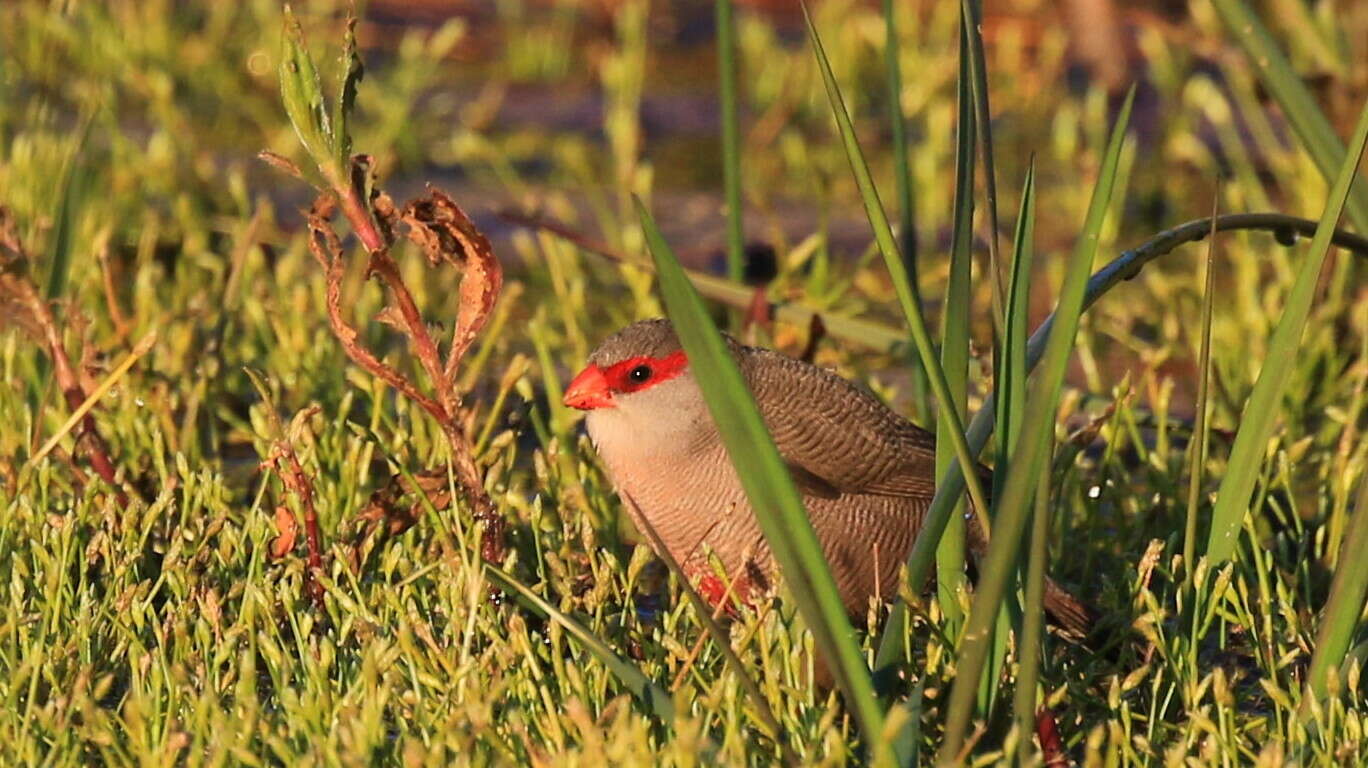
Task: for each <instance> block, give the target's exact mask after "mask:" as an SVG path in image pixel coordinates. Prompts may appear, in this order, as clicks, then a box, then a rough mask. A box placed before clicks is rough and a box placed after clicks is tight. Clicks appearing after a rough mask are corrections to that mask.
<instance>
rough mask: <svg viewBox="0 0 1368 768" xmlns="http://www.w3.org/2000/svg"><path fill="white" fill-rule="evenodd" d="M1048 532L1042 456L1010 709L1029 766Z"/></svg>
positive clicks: (1022, 760) (1022, 761) (1020, 756)
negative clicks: (1014, 683)
mask: <svg viewBox="0 0 1368 768" xmlns="http://www.w3.org/2000/svg"><path fill="white" fill-rule="evenodd" d="M1049 533H1050V456H1049V455H1048V454H1046V456H1045V460H1044V461H1043V462H1041V465H1040V476H1039V477H1038V478H1037V479H1036V493H1035V511H1034V512H1033V513H1032V515H1031V544H1030V555H1029V557H1028V558H1027V560H1026V604H1025V605H1024V606H1022V619H1021V639H1020V646H1019V648H1018V650H1017V664H1018V671H1017V682H1016V693H1015V697H1014V699H1013V709H1014V711H1015V713H1016V714H1015V719H1016V726H1017V739H1018V741H1017V764H1018V765H1030V764H1031V758H1032V751H1033V750H1032V749H1031V732H1032V731H1033V730H1035V716H1036V683H1037V682H1038V681H1039V679H1040V648H1041V637H1042V635H1043V633H1044V631H1045V558H1046V556H1047V555H1046V546H1047V544H1048V543H1049V542H1048V540H1049Z"/></svg>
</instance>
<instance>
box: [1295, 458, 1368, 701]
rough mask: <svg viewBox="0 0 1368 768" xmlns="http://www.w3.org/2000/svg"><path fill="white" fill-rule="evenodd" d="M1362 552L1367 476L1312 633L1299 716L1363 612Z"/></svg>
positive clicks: (1366, 537)
mask: <svg viewBox="0 0 1368 768" xmlns="http://www.w3.org/2000/svg"><path fill="white" fill-rule="evenodd" d="M1364 552H1368V475H1365V477H1364V478H1363V479H1361V480H1360V481H1359V494H1358V503H1357V505H1355V507H1354V516H1353V518H1352V519H1351V521H1350V523H1349V535H1348V536H1347V537H1346V538H1345V541H1344V545H1343V550H1342V554H1341V556H1340V559H1339V566H1338V567H1337V568H1335V577H1334V579H1333V581H1331V583H1330V599H1329V600H1328V601H1326V604H1325V615H1324V617H1322V618H1321V625H1320V630H1319V631H1318V632H1317V633H1316V651H1315V653H1314V654H1313V655H1312V656H1311V668H1310V669H1309V670H1308V671H1307V673H1306V693H1305V695H1304V696H1303V697H1302V716H1303V717H1306V716H1307V715H1308V714H1310V710H1311V703H1312V702H1313V701H1315V702H1320V701H1323V700H1324V699H1325V696H1326V694H1327V690H1326V688H1327V686H1328V683H1329V673H1330V670H1331V669H1334V668H1338V667H1339V666H1340V663H1341V662H1343V661H1344V658H1345V654H1346V653H1347V652H1348V650H1349V646H1350V645H1351V644H1353V641H1354V635H1355V633H1356V631H1357V629H1358V625H1359V617H1361V616H1362V615H1363V607H1364V599H1365V597H1368V568H1365V567H1363V562H1362V560H1361V559H1359V558H1361V557H1362V554H1363V553H1364ZM1355 554H1357V555H1358V556H1357V557H1356V556H1355Z"/></svg>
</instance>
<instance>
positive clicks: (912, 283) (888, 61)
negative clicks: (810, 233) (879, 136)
mask: <svg viewBox="0 0 1368 768" xmlns="http://www.w3.org/2000/svg"><path fill="white" fill-rule="evenodd" d="M883 15H884V68H885V71H886V75H885V82H886V83H887V85H888V96H887V98H888V122H889V128H890V131H891V141H892V143H893V179H894V181H895V182H896V184H897V190H898V225H899V226H898V234H900V235H902V255H903V263H904V264H905V265H906V266H907V284H908V287H910V288H911V289H912V298H913V300H915V301H916V304H917V306H919V307H920V306H921V284H920V282H919V281H918V279H917V208H916V202H917V200H916V195H915V190H914V188H913V186H912V159H911V157H910V156H909V155H908V151H907V124H906V123H905V122H904V119H905V118H904V117H903V111H902V91H903V88H902V62H901V59H900V58H899V54H900V47H901V46H900V43H899V41H898V20H897V13H896V9H895V8H894V5H893V0H883Z"/></svg>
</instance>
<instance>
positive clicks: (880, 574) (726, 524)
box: [565, 319, 1090, 634]
mask: <svg viewBox="0 0 1368 768" xmlns="http://www.w3.org/2000/svg"><path fill="white" fill-rule="evenodd" d="M727 343H728V346H729V347H730V349H731V352H732V355H733V356H734V358H735V360H736V363H737V365H738V367H739V368H740V369H741V374H742V376H744V378H745V380H746V383H747V385H748V386H749V387H750V390H751V393H752V395H754V397H755V402H756V404H757V405H758V406H759V408H760V413H761V416H762V417H763V418H764V421H765V425H766V426H767V427H768V428H769V431H770V433H771V434H772V435H773V436H774V442H775V444H776V445H777V446H778V448H779V453H780V455H782V456H783V458H784V460H785V462H786V463H787V464H788V466H789V469H790V473H791V474H792V476H793V479H794V481H795V484H796V485H797V487H798V489H799V491H800V492H801V493H802V495H803V504H804V507H805V508H806V509H807V514H808V518H809V519H810V520H811V521H812V527H813V529H814V531H816V534H817V539H818V540H819V541H820V542H821V545H822V552H823V554H824V555H825V556H826V559H827V562H828V563H829V564H830V567H831V570H832V575H833V576H834V577H835V580H836V585H837V587H838V588H839V589H840V591H841V600H842V601H843V603H844V604H845V607H846V610H847V611H848V612H849V613H850V614H851V615H852V616H856V617H859V616H863V615H864V614H865V611H866V610H867V608H868V606H869V601H870V599H871V598H873V597H876V596H881V597H883V598H885V599H887V598H890V597H892V596H893V595H895V594H896V593H897V578H898V570H899V567H900V566H901V565H902V563H903V562H904V561H905V560H906V559H907V555H908V552H909V550H910V549H911V547H912V542H913V540H914V539H915V538H916V535H917V532H918V530H919V529H920V528H921V523H922V518H923V516H924V515H925V513H926V510H927V508H928V507H929V506H930V504H931V497H932V496H933V495H934V493H935V481H934V477H935V438H934V437H933V436H932V435H931V434H930V433H928V432H927V431H926V430H923V429H921V428H920V427H917V426H916V425H914V424H912V423H911V422H909V421H907V420H906V419H904V418H902V417H901V416H898V415H897V414H896V413H894V412H893V411H891V410H889V409H888V408H887V407H885V406H884V405H883V404H882V403H880V402H879V401H878V400H877V399H875V398H874V397H873V396H871V395H869V394H867V393H865V392H864V391H862V390H860V389H859V388H857V387H856V386H855V385H853V384H851V383H850V382H849V381H846V380H845V379H843V378H841V377H839V376H837V375H835V374H833V373H831V372H829V371H826V370H823V369H821V368H818V367H816V366H813V365H809V364H808V363H804V362H802V361H799V360H795V359H793V358H790V357H786V356H784V355H781V354H779V353H777V352H774V351H772V350H769V349H762V348H758V347H748V346H743V345H741V344H740V343H738V342H737V341H736V340H735V339H733V338H731V337H727ZM565 404H566V405H568V406H570V407H573V408H578V409H581V410H584V411H587V412H588V413H587V416H586V418H585V424H586V426H587V427H588V431H589V437H590V439H591V440H593V443H594V446H595V447H596V448H597V450H598V452H599V455H600V456H601V457H602V458H603V461H604V464H605V465H606V467H607V469H608V473H609V474H610V476H611V478H612V481H613V483H614V485H615V486H616V488H617V490H618V493H619V495H620V496H621V497H622V499H623V502H624V504H625V505H626V507H627V509H628V511H629V513H630V514H631V515H632V517H633V519H634V520H635V521H636V523H637V524H638V526H640V525H641V521H642V519H643V518H644V519H645V521H646V522H647V523H649V525H650V526H651V527H652V528H654V529H655V531H656V532H657V533H658V534H659V536H660V538H661V540H662V541H663V542H664V545H665V546H666V547H667V548H668V549H669V550H670V554H671V555H673V556H674V558H675V560H677V561H678V562H679V563H680V564H681V565H682V567H683V568H684V570H685V572H686V574H688V575H689V577H690V578H691V579H693V580H694V581H696V582H697V583H698V585H699V587H700V591H702V592H703V593H704V594H705V595H706V596H708V597H709V598H710V599H711V600H713V601H714V602H716V601H717V600H719V599H721V598H723V596H724V594H723V590H722V588H721V582H720V581H719V580H717V579H716V577H715V575H714V572H713V569H712V568H711V563H710V558H711V557H715V558H716V562H717V563H719V564H720V565H721V566H722V568H724V569H725V574H726V576H727V578H728V580H729V581H730V582H731V583H732V587H731V589H732V590H733V592H734V593H735V594H736V596H737V597H738V598H739V599H741V600H742V601H745V600H747V599H749V598H753V597H756V596H758V595H757V594H756V593H757V592H763V591H766V590H768V589H769V588H770V585H771V584H772V583H773V579H774V577H775V575H776V570H775V564H774V559H773V557H772V555H771V552H770V549H769V546H768V545H767V544H766V542H765V538H764V536H763V534H762V533H761V531H760V526H759V523H758V522H757V520H756V518H755V515H754V513H753V512H752V511H751V508H750V504H749V503H748V502H747V500H746V494H745V491H743V490H742V487H741V482H740V479H739V478H738V477H737V474H736V470H735V469H734V467H733V466H732V463H731V461H730V460H729V459H728V457H727V451H726V448H725V447H724V446H723V444H722V440H721V437H720V435H719V434H718V431H717V427H716V425H715V424H714V423H713V419H712V415H711V413H710V412H709V411H708V407H707V404H706V403H705V402H704V400H703V394H702V392H701V390H700V389H699V387H698V382H697V381H696V380H695V379H694V376H693V372H692V371H691V370H690V368H689V361H688V359H687V358H686V357H685V354H684V350H683V349H682V348H681V347H680V344H679V341H678V339H677V338H676V336H675V333H674V329H673V327H671V325H670V323H669V322H668V321H666V320H660V319H657V320H644V321H640V322H637V323H633V324H632V325H629V326H627V327H626V328H623V329H622V330H621V331H618V332H617V333H616V334H614V335H612V336H610V337H609V338H607V339H606V340H604V341H603V343H602V344H600V345H599V346H598V348H597V349H595V350H594V351H593V353H592V354H591V355H590V356H589V363H588V365H587V366H586V367H585V369H584V370H583V371H581V372H580V373H579V375H578V376H576V377H575V379H574V380H573V381H572V382H571V383H570V386H569V388H567V389H566V391H565ZM969 529H970V530H969V543H970V548H971V549H972V550H976V551H981V550H982V537H981V535H980V532H979V530H978V526H977V525H976V524H974V523H972V522H971V523H970V525H969ZM1045 606H1046V610H1047V612H1048V613H1049V614H1050V615H1051V617H1052V618H1053V619H1054V620H1055V621H1056V623H1058V624H1059V625H1061V627H1062V628H1064V629H1066V630H1068V631H1070V632H1071V633H1075V634H1085V633H1086V632H1087V630H1088V626H1089V624H1090V617H1089V612H1088V610H1087V609H1086V608H1085V607H1083V606H1082V605H1081V604H1080V603H1078V601H1077V600H1075V599H1074V598H1073V597H1072V596H1070V595H1069V594H1068V593H1067V592H1065V591H1064V590H1063V589H1061V588H1059V587H1058V586H1056V585H1054V584H1052V583H1051V584H1048V585H1047V588H1046V594H1045Z"/></svg>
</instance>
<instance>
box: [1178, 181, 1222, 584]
mask: <svg viewBox="0 0 1368 768" xmlns="http://www.w3.org/2000/svg"><path fill="white" fill-rule="evenodd" d="M1220 201H1221V187H1220V182H1219V181H1217V184H1216V191H1215V192H1214V193H1213V194H1212V196H1211V234H1210V235H1209V238H1210V239H1209V240H1208V241H1207V257H1206V280H1205V283H1204V286H1205V287H1204V288H1203V289H1202V321H1201V324H1202V327H1201V330H1200V333H1201V338H1200V344H1201V346H1200V348H1199V351H1198V353H1197V405H1196V408H1197V413H1196V417H1195V419H1194V421H1193V425H1192V458H1191V461H1190V465H1189V468H1188V504H1187V520H1186V521H1184V525H1183V583H1184V584H1186V585H1188V586H1191V585H1192V576H1193V573H1194V571H1195V569H1196V567H1197V508H1198V507H1199V506H1200V502H1201V498H1202V467H1204V466H1205V465H1206V448H1207V397H1208V393H1209V390H1208V389H1207V387H1208V384H1209V383H1210V381H1211V308H1212V305H1213V304H1214V303H1215V301H1216V293H1215V290H1214V286H1215V275H1216V216H1217V214H1218V213H1219V212H1220Z"/></svg>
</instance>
